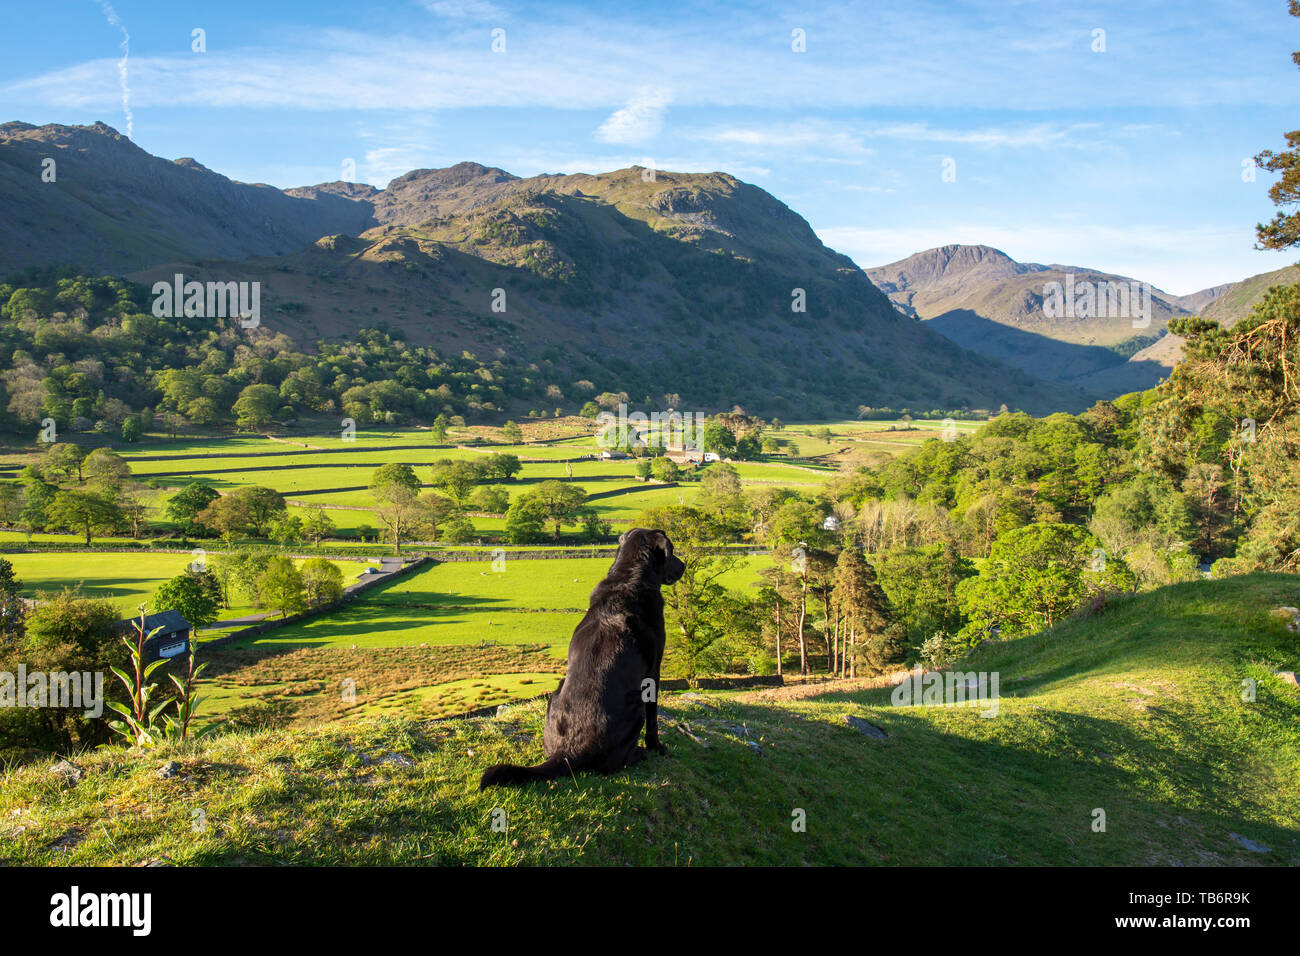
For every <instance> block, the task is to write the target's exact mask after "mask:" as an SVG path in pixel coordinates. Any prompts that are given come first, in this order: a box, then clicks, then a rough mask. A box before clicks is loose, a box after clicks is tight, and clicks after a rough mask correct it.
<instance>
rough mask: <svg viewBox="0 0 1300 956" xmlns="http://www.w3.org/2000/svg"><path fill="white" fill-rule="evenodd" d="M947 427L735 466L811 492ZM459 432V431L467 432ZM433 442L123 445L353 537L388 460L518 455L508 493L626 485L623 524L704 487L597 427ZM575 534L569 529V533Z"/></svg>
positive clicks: (163, 466)
mask: <svg viewBox="0 0 1300 956" xmlns="http://www.w3.org/2000/svg"><path fill="white" fill-rule="evenodd" d="M977 424H978V423H975V422H958V423H957V428H958V430H959V431H962V432H967V431H971V430H973V429H974V428H975V427H976V425H977ZM942 427H943V423H942V422H931V421H916V422H861V421H839V422H829V423H818V424H810V425H789V426H786V427H785V428H784V429H783V430H782V431H781V432H779V433H776V434H777V435H778V436H779V440H780V441H782V442H783V443H788V442H794V443H795V444H797V445H798V446H799V456H800V457H798V458H790V457H789V456H788V455H787V454H786V452H785V451H782V452H781V453H779V454H777V455H774V456H770V457H768V458H765V459H763V460H759V461H748V462H735V463H734V465H735V467H736V469H737V471H738V472H739V473H740V476H741V480H742V482H743V483H744V484H745V485H747V486H750V487H762V486H785V487H791V488H796V489H800V490H803V491H809V490H812V489H815V488H816V487H817V486H819V485H820V484H822V483H823V482H825V481H826V480H827V479H829V478H830V477H832V476H833V475H835V474H836V473H837V471H838V468H839V465H840V464H841V459H843V460H851V459H852V458H853V456H854V455H860V454H876V455H893V454H898V453H899V452H902V451H905V450H907V449H908V448H911V447H913V446H915V445H916V444H919V443H920V442H922V441H924V440H926V439H928V438H933V437H935V436H936V435H937V434H938V433H939V431H940V430H941V429H942ZM822 429H829V430H830V432H831V438H830V439H826V438H824V437H816V436H815V435H814V432H820V431H821V430H822ZM891 429H892V430H891ZM459 437H460V438H463V437H464V433H462V434H461V435H460V436H459ZM455 440H458V437H457V436H455V435H453V436H452V437H451V438H450V439H449V441H455ZM432 444H433V443H432V440H431V438H430V436H429V433H428V431H427V430H425V429H418V428H408V429H396V430H383V431H366V430H360V431H358V432H357V433H356V436H355V439H354V440H353V441H350V442H346V441H344V440H343V439H342V437H341V436H340V435H336V434H330V435H326V436H315V435H312V436H303V437H301V438H289V439H285V440H280V441H272V440H270V439H268V438H266V437H263V436H229V437H223V438H220V439H215V440H212V441H196V440H193V439H188V440H187V439H180V440H177V441H175V442H169V441H153V442H150V443H148V444H144V445H133V446H128V447H125V448H119V449H117V450H118V451H120V452H121V453H122V454H123V455H124V456H125V457H126V458H127V459H128V461H130V462H131V465H132V470H133V472H134V474H136V475H137V476H138V477H140V478H141V479H146V480H152V481H156V482H159V483H161V484H163V485H165V486H168V487H178V486H180V485H183V484H184V483H185V482H187V481H188V480H191V479H203V480H205V481H209V482H211V483H212V484H213V485H214V486H215V487H217V488H218V489H221V490H223V491H228V490H231V489H234V488H239V487H246V486H251V485H263V486H266V487H271V488H274V489H276V490H277V491H279V492H281V493H282V494H284V495H285V496H286V497H287V498H289V499H290V500H291V501H292V502H294V503H295V504H294V505H293V507H295V508H297V507H300V506H305V505H312V506H324V508H325V509H326V511H327V513H328V514H329V515H330V518H331V520H333V521H334V523H335V526H336V528H337V529H338V533H339V534H340V535H343V536H345V537H349V538H356V537H358V536H360V535H363V534H364V535H366V536H367V537H368V538H373V537H374V536H375V535H377V534H380V531H379V521H378V519H377V518H375V516H374V515H373V513H371V509H373V508H374V506H375V501H374V498H373V496H372V495H371V494H370V492H369V491H368V490H367V486H368V485H369V482H370V477H371V474H372V473H373V472H374V469H375V468H377V467H378V466H379V465H381V464H385V463H387V462H391V461H402V462H405V463H407V464H410V465H412V466H414V467H415V468H416V473H417V475H418V476H419V477H420V478H421V479H423V480H425V481H427V480H428V478H429V474H428V471H427V468H428V466H429V465H430V464H432V462H434V461H435V460H437V459H439V458H453V459H467V460H474V459H476V458H479V457H482V456H484V455H486V454H491V453H498V452H506V453H510V454H515V455H518V456H519V457H520V458H521V459H523V460H524V464H523V470H522V471H521V472H520V474H519V475H518V476H517V479H516V480H514V481H509V482H501V483H500V484H501V485H502V486H503V487H505V488H506V489H507V490H508V491H509V492H510V494H511V495H516V494H519V493H521V492H523V491H525V490H527V489H528V488H529V487H531V486H533V485H534V484H535V483H536V482H539V481H543V480H548V479H559V480H573V481H575V482H579V483H581V484H582V486H583V487H584V488H585V489H586V490H587V492H588V493H589V494H598V493H604V492H608V491H621V492H622V493H621V494H618V495H615V496H612V497H609V498H598V499H596V500H594V501H593V502H592V507H593V508H594V509H595V510H596V511H597V513H599V514H600V516H601V517H602V518H604V519H605V520H607V521H610V522H611V523H613V524H615V525H626V524H627V523H629V522H631V521H633V520H634V519H635V518H636V516H637V515H638V514H639V513H640V512H641V511H643V510H644V509H646V508H648V507H654V506H656V505H661V504H665V503H673V504H676V503H689V502H690V501H691V500H693V499H694V497H695V496H696V495H697V494H698V492H699V486H698V484H694V483H683V484H681V485H679V486H678V487H677V488H676V489H662V488H659V487H658V486H656V485H655V484H653V483H651V484H641V483H640V482H638V481H637V480H636V478H635V474H636V469H635V463H634V462H633V461H632V460H629V459H618V460H607V459H600V458H599V457H598V456H599V455H600V452H601V448H600V446H599V445H598V443H597V442H596V440H595V436H594V435H585V436H577V437H571V438H567V439H558V440H555V441H552V442H548V443H546V444H522V445H508V444H494V443H486V444H482V445H478V446H475V447H472V448H471V447H460V448H457V447H450V448H434V447H432ZM305 446H308V447H305ZM405 446H416V447H405ZM783 447H784V446H783ZM159 455H165V456H169V457H168V460H164V461H150V460H145V459H148V458H150V457H156V456H159ZM584 455H590V456H594V457H593V459H590V460H582V461H575V462H567V463H561V462H558V461H555V459H558V458H571V457H579V456H584ZM206 456H213V457H206ZM344 489H351V490H344ZM168 496H169V493H167V492H161V491H160V492H158V493H157V494H156V495H154V496H153V500H152V502H151V503H153V504H155V505H162V504H164V503H165V501H166V498H167V497H168ZM471 520H472V522H473V524H474V527H475V528H476V530H477V531H478V532H479V533H481V534H483V535H499V534H500V533H501V531H502V530H503V528H504V524H503V521H502V519H501V518H499V517H491V516H475V517H473V518H472V519H471ZM574 533H575V532H573V531H571V530H569V531H566V537H567V536H571V535H572V534H574Z"/></svg>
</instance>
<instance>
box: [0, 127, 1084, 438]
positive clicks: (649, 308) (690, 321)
mask: <svg viewBox="0 0 1300 956" xmlns="http://www.w3.org/2000/svg"><path fill="white" fill-rule="evenodd" d="M46 156H50V157H53V158H55V159H56V161H57V167H58V177H57V185H56V184H52V183H50V184H42V183H40V182H39V176H38V172H39V168H40V165H41V160H42V158H44V157H46ZM0 197H2V198H4V199H6V200H7V203H6V208H7V209H8V210H10V211H11V213H12V215H13V217H14V219H16V220H17V226H18V228H16V229H14V230H11V231H9V232H8V233H7V235H8V240H7V241H6V240H5V239H0V271H5V270H8V271H11V272H12V271H14V270H15V269H17V268H22V267H26V266H48V265H50V264H55V263H67V262H73V263H77V264H79V265H81V266H82V267H89V268H92V269H97V270H103V271H106V272H114V273H117V274H124V275H127V276H129V277H130V278H132V279H134V280H136V281H140V282H143V283H146V284H152V283H154V282H158V281H168V282H170V281H171V279H172V277H173V276H174V275H175V274H177V273H181V274H183V275H184V276H185V278H186V279H187V280H192V281H204V282H220V283H226V282H230V281H241V282H256V283H258V284H259V288H260V289H261V296H262V299H261V301H262V305H263V317H262V318H263V324H262V327H261V331H262V332H263V333H270V334H271V335H272V336H274V335H277V334H284V335H287V336H288V337H289V339H290V340H292V341H295V342H300V343H306V344H311V343H315V342H319V341H330V342H340V343H347V342H349V341H351V340H352V339H353V338H354V337H355V335H356V333H357V332H358V331H359V330H361V329H364V328H381V329H383V330H387V331H389V332H390V333H391V334H393V335H394V336H396V337H398V338H399V339H400V340H402V341H408V342H411V343H412V344H420V345H432V346H434V347H435V348H438V349H440V350H444V351H450V352H451V353H452V354H459V353H461V352H471V353H474V354H478V355H487V356H490V357H491V358H492V359H493V360H495V361H499V362H502V363H505V364H511V365H514V366H517V367H520V368H523V369H524V370H527V369H528V368H531V367H536V368H538V369H543V370H545V371H546V372H547V376H548V380H554V378H555V377H556V375H563V376H568V377H569V380H570V381H582V382H588V381H589V382H598V383H600V386H599V387H600V388H605V389H609V388H613V390H614V391H626V392H628V393H629V395H630V396H632V400H633V401H636V400H638V399H640V398H641V397H642V396H644V397H645V399H646V400H647V401H649V400H651V397H652V396H654V395H658V394H664V395H668V394H670V393H671V394H672V395H673V396H674V397H678V398H681V399H682V400H683V401H691V402H695V403H697V407H700V406H704V407H715V408H729V407H731V405H732V404H736V403H740V404H743V405H745V406H746V407H747V408H749V409H751V410H753V411H755V412H758V413H762V412H767V413H771V414H780V415H783V416H786V417H789V416H790V415H791V414H793V413H795V412H798V413H800V414H802V415H804V416H808V415H813V416H819V417H832V416H842V415H846V414H853V413H854V411H855V410H856V409H857V408H858V407H859V406H860V405H872V406H876V407H881V406H891V407H900V408H901V407H910V408H918V409H926V410H933V409H962V408H995V409H996V408H997V407H999V406H1000V405H1001V404H1006V405H1007V406H1008V407H1020V408H1024V409H1026V410H1036V411H1046V410H1055V409H1058V408H1072V409H1077V408H1081V407H1083V406H1084V405H1086V404H1087V403H1088V399H1089V396H1088V395H1087V394H1086V393H1085V392H1083V391H1082V390H1079V389H1075V388H1072V387H1069V386H1062V385H1060V384H1057V383H1052V382H1046V381H1040V380H1037V379H1035V378H1033V377H1031V376H1028V375H1025V374H1023V373H1020V372H1018V371H1017V370H1015V369H1013V368H1009V367H1004V366H1002V365H1000V364H999V363H990V362H988V361H987V360H986V359H981V358H980V357H979V356H977V355H975V354H973V353H970V352H967V351H965V350H963V349H962V348H960V347H958V346H956V345H954V344H953V343H951V342H950V341H949V340H948V339H945V338H944V337H942V336H940V335H938V334H936V333H935V332H933V331H932V330H930V329H928V328H926V327H925V326H924V325H923V324H921V323H918V322H916V321H915V320H912V319H907V318H905V317H904V316H902V315H900V314H899V313H898V312H897V310H895V309H894V308H893V307H892V306H891V305H890V303H889V300H888V299H887V298H886V297H885V296H884V295H883V294H882V293H881V292H880V291H879V290H878V289H876V287H875V286H874V285H872V284H871V282H870V281H869V280H868V279H867V277H866V275H865V274H864V273H862V271H861V270H859V269H858V268H857V267H856V265H855V264H854V263H853V262H852V260H850V259H849V258H848V257H846V256H844V255H842V254H840V253H838V252H836V251H834V250H832V249H830V248H828V247H827V246H825V245H824V244H823V243H822V242H821V240H820V239H818V238H817V236H816V234H815V233H814V232H813V230H812V227H811V226H810V225H809V224H808V223H807V221H806V220H804V219H803V217H802V216H800V215H798V213H796V212H795V211H794V210H792V209H790V208H789V207H788V206H786V205H785V204H784V203H782V202H780V200H778V199H776V198H775V197H773V196H771V195H770V194H768V193H767V192H765V191H764V190H762V189H760V188H759V187H756V186H753V185H750V184H748V183H744V182H742V181H741V180H738V179H736V178H735V177H733V176H730V175H729V174H727V173H722V172H714V173H675V172H669V171H662V170H649V169H643V168H641V167H630V168H627V169H622V170H615V171H612V172H607V173H599V174H585V173H578V174H569V175H560V174H544V175H539V176H534V177H529V178H520V177H517V176H514V175H513V174H510V173H508V172H506V171H505V170H501V169H499V168H496V167H491V166H484V165H482V164H478V163H468V162H467V163H459V164H456V165H454V166H450V167H446V168H445V169H433V170H430V169H425V170H412V171H410V172H409V173H407V174H405V175H403V176H400V177H398V178H397V179H395V180H393V181H392V182H390V183H389V185H388V187H387V188H385V189H382V190H380V189H376V188H375V187H373V186H370V185H367V184H356V183H343V182H334V183H319V184H316V185H314V186H305V187H297V188H295V189H292V190H278V189H275V188H273V187H270V186H264V185H250V184H246V183H238V182H236V181H234V180H231V179H228V178H227V177H224V176H222V175H221V174H219V173H215V172H212V171H211V170H208V169H207V168H206V167H204V166H202V164H201V163H199V162H198V161H197V160H186V161H184V162H173V161H168V160H165V159H162V158H160V157H154V156H150V155H149V154H148V153H146V152H145V151H143V150H141V149H139V147H137V146H135V145H134V144H131V143H130V142H129V141H127V140H125V138H124V137H121V136H120V134H118V133H117V132H116V131H114V130H112V128H111V127H108V126H106V125H103V124H98V125H95V126H92V127H62V126H47V127H33V126H30V125H29V124H18V125H13V124H8V125H6V126H4V127H0ZM34 235H38V236H39V241H31V240H30V239H29V237H30V236H34ZM259 334H260V333H259ZM556 404H559V402H558V401H557V402H556Z"/></svg>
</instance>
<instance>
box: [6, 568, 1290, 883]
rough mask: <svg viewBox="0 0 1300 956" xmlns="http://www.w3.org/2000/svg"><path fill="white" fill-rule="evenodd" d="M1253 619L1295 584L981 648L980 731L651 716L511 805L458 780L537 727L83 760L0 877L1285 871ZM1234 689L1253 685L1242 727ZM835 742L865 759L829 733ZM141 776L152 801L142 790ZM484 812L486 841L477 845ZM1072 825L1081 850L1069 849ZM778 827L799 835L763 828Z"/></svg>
mask: <svg viewBox="0 0 1300 956" xmlns="http://www.w3.org/2000/svg"><path fill="white" fill-rule="evenodd" d="M1278 604H1290V605H1296V604H1300V578H1297V577H1295V576H1284V575H1267V574H1257V575H1251V576H1248V577H1243V578H1231V579H1227V580H1223V581H1212V582H1194V583H1191V584H1185V585H1176V586H1174V587H1170V588H1165V589H1162V590H1160V591H1156V592H1153V593H1150V594H1145V595H1140V596H1137V597H1134V598H1130V599H1126V600H1124V601H1120V602H1116V603H1115V604H1113V605H1112V606H1111V607H1109V608H1108V609H1106V610H1105V611H1104V612H1103V613H1101V614H1099V615H1096V616H1093V617H1091V618H1088V619H1081V620H1074V621H1071V622H1068V623H1066V624H1065V625H1063V626H1062V627H1060V628H1058V629H1057V630H1056V631H1054V632H1052V633H1050V634H1048V635H1043V636H1036V637H1030V638H1025V639H1022V640H1018V641H1014V642H1008V643H1005V644H993V645H986V646H985V647H984V648H983V649H981V650H980V651H978V652H976V655H975V657H974V658H973V659H972V660H971V661H970V662H968V664H967V667H968V668H970V669H979V670H991V669H996V670H998V671H999V673H1000V677H1001V690H1002V699H1001V701H1000V710H999V714H998V716H997V717H995V718H992V719H985V718H981V717H980V716H979V714H978V712H977V711H975V710H971V709H954V708H943V707H910V708H897V707H892V706H890V704H889V695H888V692H887V691H883V690H879V691H855V692H845V691H841V690H837V689H835V687H834V685H829V686H828V687H827V689H826V693H824V694H822V696H820V697H815V698H810V699H804V700H794V701H784V700H782V699H775V700H773V699H763V698H764V696H765V695H764V694H758V695H754V694H751V695H736V694H730V695H728V694H707V695H705V699H704V700H701V699H699V698H692V699H684V698H683V697H681V696H680V695H672V694H668V695H665V697H664V699H663V701H662V704H663V706H664V708H665V711H666V715H665V716H664V718H663V721H664V729H663V731H662V732H663V734H664V738H665V740H666V741H667V743H668V745H669V747H670V748H671V752H670V756H668V757H654V758H651V759H650V760H648V761H647V762H645V763H642V764H639V765H636V766H633V767H631V768H629V769H626V770H623V771H620V772H619V773H615V774H612V775H609V776H598V775H593V774H583V775H579V776H577V777H575V778H565V779H561V780H557V781H553V782H551V783H548V784H542V785H536V786H531V787H528V788H520V789H507V790H493V791H487V792H484V793H480V792H479V791H478V790H477V779H478V775H479V773H480V772H481V771H482V769H483V768H484V767H485V766H486V765H488V764H490V763H494V762H497V761H500V760H510V761H526V762H533V761H536V760H538V759H540V757H541V747H540V744H539V742H538V740H539V734H540V730H541V726H542V718H543V708H542V706H541V705H540V703H530V704H521V705H518V706H516V707H513V708H511V709H510V710H508V711H507V712H506V713H505V714H504V715H503V716H501V717H497V718H490V719H480V720H464V721H450V722H441V723H428V722H414V721H411V720H407V719H386V720H362V721H359V722H356V723H351V724H333V725H328V726H319V727H313V728H298V729H277V730H266V731H257V732H250V733H230V734H226V735H219V736H215V737H210V738H207V739H206V740H203V741H200V742H197V743H194V744H190V745H187V746H184V747H180V748H176V749H162V750H158V751H156V752H153V753H151V754H148V755H143V756H142V755H139V754H132V753H129V752H127V751H124V750H122V749H104V750H101V751H98V752H96V753H92V754H85V755H81V756H78V757H77V758H75V762H76V763H77V764H78V766H80V767H81V768H82V769H83V770H84V771H85V777H84V779H82V781H81V782H80V783H78V784H77V785H76V786H74V787H68V786H66V785H65V784H63V783H61V782H59V780H58V779H57V778H56V777H54V776H52V775H51V774H50V772H49V763H48V762H47V763H42V764H35V765H32V766H28V767H25V768H23V769H18V770H11V771H9V772H8V773H7V774H6V775H5V776H4V778H3V782H2V785H0V830H3V831H4V836H5V837H6V838H5V839H4V840H2V841H0V858H3V859H4V860H5V861H6V862H8V863H13V864H18V863H22V864H60V865H62V864H70V865H102V864H119V865H130V864H138V863H143V862H146V861H150V860H168V861H171V862H172V863H176V864H182V865H200V864H252V863H260V864H431V863H441V864H452V865H459V864H489V865H492V864H564V863H578V864H606V865H609V864H627V863H633V864H645V863H652V864H665V865H717V864H731V865H739V864H746V865H763V864H780V865H804V864H863V863H865V864H921V865H924V864H955V865H985V864H994V865H999V864H1020V865H1056V864H1084V865H1151V864H1186V865H1203V864H1263V865H1269V864H1273V865H1277V864H1282V865H1296V864H1297V863H1300V729H1298V728H1300V694H1297V692H1296V690H1295V689H1294V688H1292V687H1290V686H1289V685H1286V684H1284V683H1282V682H1281V681H1280V680H1279V679H1278V678H1276V677H1274V676H1273V674H1272V672H1273V671H1274V670H1275V669H1278V668H1285V669H1296V668H1298V667H1300V641H1298V640H1297V638H1296V636H1295V635H1294V634H1290V633H1288V632H1287V631H1286V630H1285V628H1284V627H1283V624H1282V622H1281V621H1280V620H1278V619H1276V618H1273V617H1270V615H1269V613H1268V611H1269V608H1271V607H1274V606H1276V605H1278ZM1247 678H1253V679H1255V680H1257V681H1258V682H1259V684H1258V693H1257V696H1256V698H1255V700H1254V701H1253V702H1247V701H1243V700H1242V695H1241V687H1242V683H1241V682H1242V681H1243V680H1244V679H1247ZM479 683H481V684H482V683H489V682H482V681H480V682H479ZM470 687H471V688H472V687H473V682H471V683H470ZM473 689H474V690H475V692H476V696H477V693H478V692H481V691H483V690H484V689H485V688H483V687H478V688H473ZM486 690H487V691H488V692H489V693H490V692H491V686H490V683H489V686H488V687H487V688H486ZM847 714H853V715H857V716H860V717H864V718H866V719H868V720H870V721H871V722H872V723H874V724H876V725H877V726H879V727H880V728H882V729H883V730H885V732H886V733H887V734H888V737H887V739H885V740H883V741H877V740H872V739H869V738H867V737H864V736H862V735H861V734H859V733H857V732H856V731H854V730H852V729H850V728H849V727H847V726H846V725H845V724H844V722H843V718H844V716H845V715H847ZM679 722H684V723H685V724H686V725H688V726H689V729H690V731H691V733H692V734H693V735H694V737H695V738H698V742H697V740H695V739H692V738H690V737H688V736H686V735H685V734H684V733H680V732H678V730H677V729H676V727H677V726H678V723H679ZM754 744H756V745H757V748H758V749H755V747H754V746H752V745H754ZM760 750H761V754H760V752H759V751H760ZM166 760H176V761H177V762H178V763H179V764H180V766H181V773H180V774H179V776H177V777H174V778H172V779H166V780H163V779H159V778H158V776H157V774H156V771H157V768H158V766H160V765H161V764H162V763H163V762H164V761H166ZM496 808H500V809H502V810H504V811H505V813H506V818H507V819H508V822H509V830H508V832H504V833H503V832H497V831H494V830H493V828H492V826H491V824H492V818H493V811H494V809H496ZM195 809H201V810H202V811H203V813H204V815H205V818H206V821H207V825H206V828H204V829H203V830H202V831H200V832H196V831H195V829H194V828H193V827H192V826H191V821H192V812H193V811H194V810H195ZM1097 809H1104V810H1105V811H1106V829H1105V832H1094V830H1093V826H1092V824H1093V820H1094V811H1095V810H1097ZM797 811H803V813H804V814H805V815H806V821H807V826H806V832H796V831H795V830H794V828H792V826H791V821H792V819H793V816H794V814H796V812H797ZM1233 833H1236V834H1240V835H1242V836H1244V837H1246V838H1249V839H1251V840H1254V841H1257V842H1259V843H1262V844H1264V845H1265V846H1267V847H1269V848H1270V851H1271V852H1269V853H1255V852H1251V851H1249V850H1247V849H1246V848H1245V847H1243V846H1242V845H1241V844H1240V843H1239V842H1237V840H1236V839H1235V838H1234V837H1233V836H1232V834H1233Z"/></svg>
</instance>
